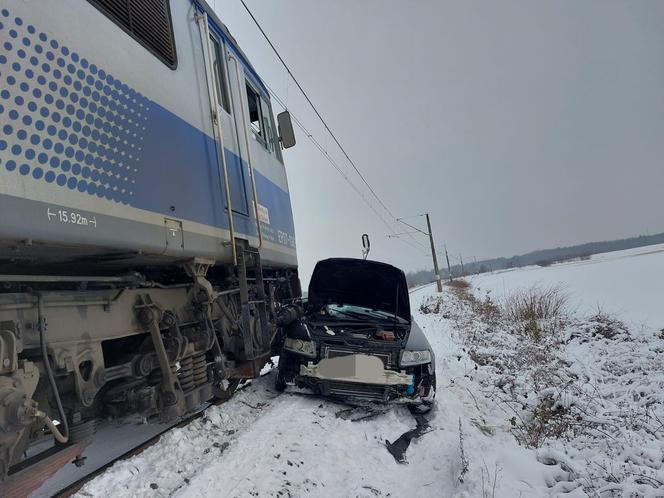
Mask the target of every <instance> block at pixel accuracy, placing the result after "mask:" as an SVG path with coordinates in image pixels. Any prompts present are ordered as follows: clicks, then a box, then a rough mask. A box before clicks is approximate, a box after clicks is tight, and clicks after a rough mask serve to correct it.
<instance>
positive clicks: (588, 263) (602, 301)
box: [470, 244, 664, 329]
mask: <svg viewBox="0 0 664 498" xmlns="http://www.w3.org/2000/svg"><path fill="white" fill-rule="evenodd" d="M661 275H664V244H659V245H652V246H645V247H639V248H636V249H628V250H625V251H615V252H609V253H604V254H596V255H593V256H591V257H590V259H589V260H585V261H573V262H566V263H560V264H555V265H552V266H548V267H539V266H528V267H524V268H516V269H510V270H501V271H496V272H494V273H493V274H481V275H478V276H475V277H471V278H470V280H471V281H472V282H473V284H474V285H476V286H477V287H479V288H480V289H482V290H483V291H491V293H492V295H493V296H494V297H496V298H498V299H500V298H501V297H502V296H504V295H505V294H508V293H510V292H513V291H514V290H516V289H518V288H527V287H531V286H533V285H545V286H551V285H561V286H563V287H564V288H565V290H566V291H568V293H569V294H570V299H571V301H572V302H574V303H575V305H577V306H578V311H579V312H580V313H583V314H592V313H595V312H596V311H597V308H598V307H600V308H602V309H603V310H604V311H607V312H609V313H611V314H617V315H620V316H621V318H622V319H623V320H624V321H627V322H629V323H630V325H632V326H636V327H640V326H646V327H650V328H657V329H662V328H664V306H663V305H662V296H664V278H661Z"/></svg>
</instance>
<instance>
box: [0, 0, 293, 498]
mask: <svg viewBox="0 0 664 498" xmlns="http://www.w3.org/2000/svg"><path fill="white" fill-rule="evenodd" d="M277 121H278V124H277V122H275V119H274V114H273V112H272V109H271V104H270V97H269V92H268V90H267V88H266V86H265V84H264V83H263V81H262V80H261V78H260V77H259V76H258V74H257V73H256V71H255V70H254V68H253V67H252V65H251V64H250V63H249V61H248V59H247V57H246V55H245V54H244V53H243V52H242V50H241V49H240V48H239V46H238V44H237V43H236V41H235V40H234V38H233V37H232V36H231V35H230V33H229V31H228V30H227V28H226V27H225V26H224V24H223V23H222V22H221V21H220V20H219V19H218V17H217V16H216V15H215V13H214V12H213V10H212V9H211V8H210V6H209V5H208V4H207V3H206V2H204V1H202V0H58V1H57V2H54V1H51V0H0V489H3V490H4V493H3V494H5V495H10V494H17V495H21V494H27V493H29V492H30V491H31V490H33V489H35V488H36V487H38V486H39V485H40V484H41V483H42V482H43V480H44V479H46V478H47V477H48V476H49V475H50V474H52V473H53V472H54V471H55V470H56V469H57V468H58V467H59V466H62V465H64V464H65V463H68V462H71V461H72V460H73V461H77V459H78V461H81V460H82V457H81V455H82V454H83V450H84V448H85V446H86V445H87V444H89V441H90V440H91V438H92V437H93V435H94V431H95V425H96V423H97V422H98V421H99V420H100V419H107V418H120V417H125V416H127V415H132V414H139V415H140V416H142V417H144V418H145V419H146V420H148V421H151V420H163V419H173V418H177V417H179V416H182V415H184V414H186V413H189V412H191V411H193V410H196V409H198V408H199V407H201V406H202V405H204V404H205V403H206V402H208V401H209V400H211V399H214V398H222V399H223V398H226V397H228V396H230V395H231V394H232V392H233V390H234V389H235V388H236V387H237V385H238V384H239V383H241V382H243V380H244V379H248V378H253V377H256V376H257V375H258V374H259V372H260V370H261V368H262V367H263V366H264V365H265V363H266V362H267V361H269V358H270V357H271V355H272V354H274V352H275V351H278V350H279V347H280V341H282V340H283V339H282V333H283V332H282V331H283V328H284V327H285V326H286V325H287V324H289V323H290V322H292V321H294V320H295V319H297V317H298V316H299V315H300V314H301V311H300V306H299V304H298V303H299V297H300V287H299V279H298V274H297V259H296V252H295V231H294V223H293V215H292V210H291V203H290V196H289V189H288V183H287V177H286V171H285V167H284V163H283V156H282V149H283V148H287V147H289V146H292V145H294V137H293V134H292V126H291V125H290V118H289V116H288V114H287V113H282V114H280V115H279V116H278V119H277ZM37 449H39V451H38V450H37Z"/></svg>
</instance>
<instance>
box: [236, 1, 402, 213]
mask: <svg viewBox="0 0 664 498" xmlns="http://www.w3.org/2000/svg"><path fill="white" fill-rule="evenodd" d="M240 2H241V3H242V5H243V6H244V9H245V10H246V11H247V13H248V14H249V16H250V17H251V19H252V20H253V21H254V24H256V27H257V28H258V30H259V31H260V32H261V34H262V35H263V38H265V41H267V43H268V44H269V45H270V48H271V49H272V51H273V52H274V53H275V55H276V56H277V58H278V59H279V61H280V62H281V64H282V65H283V66H284V68H285V69H286V71H287V72H288V74H289V75H290V77H291V78H292V80H293V82H294V83H295V84H296V85H297V87H298V89H299V90H300V92H302V95H303V96H304V98H305V99H306V100H307V102H308V103H309V105H310V106H311V108H312V109H313V111H314V112H315V113H316V116H318V119H320V121H321V123H323V126H324V127H325V129H326V130H327V132H328V133H329V134H330V136H331V137H332V139H333V140H334V142H335V143H336V144H337V146H338V147H339V149H340V150H341V152H342V153H343V154H344V156H345V157H346V159H347V160H348V162H349V163H350V165H351V166H352V167H353V169H354V170H355V172H356V173H357V174H358V176H359V177H360V178H361V179H362V181H363V182H364V184H365V185H366V186H367V188H368V189H369V191H370V192H371V194H372V195H373V196H374V197H375V198H376V200H377V201H378V202H379V203H380V205H381V206H383V209H385V211H387V213H388V214H389V215H390V216H391V217H392V219H394V218H395V216H394V215H393V214H392V212H391V211H390V209H389V208H388V207H387V206H386V205H385V203H384V202H383V201H382V199H381V198H380V197H379V196H378V194H376V192H375V191H374V189H373V188H372V187H371V185H369V182H367V180H366V178H364V175H363V174H362V172H361V171H360V170H359V169H358V167H357V166H356V165H355V162H354V161H353V160H352V159H351V157H350V155H348V153H347V152H346V149H344V147H343V145H341V142H339V139H338V138H337V136H336V135H335V134H334V132H332V130H331V129H330V127H329V126H328V124H327V122H326V121H325V119H324V118H323V116H322V115H321V113H320V112H319V111H318V108H317V107H316V106H315V105H314V103H313V102H312V101H311V99H310V98H309V95H307V92H306V91H305V90H304V88H302V85H300V82H299V81H298V80H297V78H296V77H295V75H294V74H293V71H291V69H290V67H289V66H288V64H286V61H285V60H284V59H283V57H281V54H280V53H279V51H278V50H277V48H276V47H275V46H274V44H273V43H272V40H270V38H269V37H268V36H267V33H265V30H263V27H262V26H261V25H260V23H259V22H258V20H257V19H256V17H255V16H254V14H253V13H252V12H251V10H250V9H249V7H248V6H247V4H246V3H245V1H244V0H240Z"/></svg>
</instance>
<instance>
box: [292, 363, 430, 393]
mask: <svg viewBox="0 0 664 498" xmlns="http://www.w3.org/2000/svg"><path fill="white" fill-rule="evenodd" d="M295 381H296V384H297V385H299V386H300V387H307V388H309V389H312V390H313V391H315V392H318V393H320V394H321V395H323V396H330V397H337V398H344V399H349V398H354V399H359V400H367V401H381V402H395V403H421V402H422V401H423V400H425V399H426V398H427V397H429V396H431V395H432V392H431V391H432V390H431V389H429V392H425V391H426V390H425V389H424V388H417V389H416V386H415V382H416V379H415V377H414V375H413V374H410V373H406V372H405V371H403V370H402V371H395V370H390V369H386V368H385V367H384V362H383V361H381V359H380V358H379V357H377V356H372V355H366V354H351V355H346V356H339V357H334V358H323V359H321V360H320V361H319V362H318V363H314V362H312V361H309V362H307V364H300V367H299V375H297V376H296V378H295Z"/></svg>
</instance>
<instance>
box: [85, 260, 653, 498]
mask: <svg viewBox="0 0 664 498" xmlns="http://www.w3.org/2000/svg"><path fill="white" fill-rule="evenodd" d="M651 249H652V248H651ZM659 249H660V251H661V250H662V248H661V247H660V248H659ZM658 254H659V256H658V258H659V259H658V260H657V259H655V260H653V255H648V254H644V255H641V256H638V257H636V256H627V255H623V256H622V257H616V256H617V254H616V253H613V254H611V255H606V256H604V257H596V258H593V260H592V261H591V262H590V263H588V262H585V263H587V264H580V263H579V264H577V263H571V264H567V265H557V266H555V267H551V268H545V269H524V270H521V271H512V272H504V273H501V274H497V275H486V276H481V277H478V278H477V279H475V280H474V281H473V283H474V284H475V285H477V286H479V287H480V288H481V290H477V289H475V293H476V295H477V296H478V299H479V301H478V302H480V303H481V302H483V301H482V298H483V297H484V295H485V290H486V289H489V288H492V289H494V292H495V294H498V289H499V290H500V292H501V293H503V294H504V293H506V292H507V291H508V290H509V289H510V287H511V286H514V288H517V287H522V286H523V285H527V284H529V283H539V284H540V285H544V284H549V283H555V282H562V283H564V284H566V286H567V287H568V289H569V291H570V292H573V293H574V298H573V299H572V303H573V304H575V300H576V301H579V300H583V301H584V302H586V303H593V305H594V304H595V303H597V302H602V303H603V304H605V307H606V308H609V309H607V310H606V311H619V312H623V313H625V315H624V316H627V315H628V316H629V320H631V321H633V322H634V323H638V324H644V323H650V321H651V320H657V319H658V318H656V317H657V316H661V314H660V315H658V314H657V312H658V311H659V312H661V310H659V309H657V308H656V307H652V308H650V307H647V306H646V307H644V308H640V309H641V310H644V309H645V310H646V311H647V312H648V313H650V311H652V315H650V314H648V317H647V319H646V318H644V317H641V318H639V316H637V315H638V313H637V314H636V315H632V314H631V312H632V309H631V308H630V307H629V306H628V305H627V304H626V303H631V302H633V301H639V300H638V299H636V298H634V296H633V294H634V293H642V292H645V291H644V290H643V289H644V288H647V289H651V288H652V286H653V285H654V284H651V283H644V282H643V281H642V280H645V278H642V280H638V279H636V278H635V277H633V276H632V274H631V273H630V272H629V271H627V270H616V267H623V266H625V265H630V264H631V263H630V262H629V259H630V257H633V259H634V260H635V261H636V260H639V259H643V260H645V262H642V263H640V264H637V267H646V268H650V269H652V268H654V267H655V266H656V265H657V264H659V265H664V263H663V261H664V253H658ZM591 265H594V267H597V268H600V267H603V268H604V270H601V271H600V270H588V268H589V267H591ZM575 271H580V272H585V273H584V274H585V276H583V277H577V276H572V275H575V273H574V272H575ZM611 271H613V272H618V271H621V272H623V274H624V278H622V279H617V281H615V282H614V283H615V285H613V284H612V285H611V288H612V290H611V292H605V293H604V294H600V295H594V294H591V293H590V290H592V289H599V290H602V289H605V288H606V285H608V284H607V283H606V282H607V281H606V278H608V277H605V275H604V272H611ZM546 272H548V273H546ZM536 273H539V276H537V275H536V276H535V277H532V278H531V275H535V274H536ZM593 274H596V275H600V278H602V279H603V283H601V284H596V286H595V287H593V285H594V284H590V283H589V282H588V280H589V279H591V278H592V275H593ZM542 275H555V278H552V279H546V278H544V277H543V276H542ZM627 275H629V276H630V277H631V278H632V279H633V280H632V282H633V283H634V284H635V286H634V287H632V288H630V287H629V285H626V282H628V281H629V279H628V278H626V276H627ZM648 275H649V276H650V277H652V278H656V273H655V272H654V271H652V270H650V271H649V272H648ZM618 283H619V284H620V285H618ZM637 284H638V285H637ZM491 286H492V287H491ZM618 289H620V291H619V290H618ZM618 292H623V293H624V294H626V295H629V296H628V297H629V301H622V302H623V306H622V307H617V308H613V306H612V305H611V303H613V302H614V301H611V300H610V299H609V298H610V297H612V298H615V300H616V301H615V302H618V303H620V302H621V300H620V299H619V297H617V293H618ZM661 295H662V293H661V292H660V293H659V296H661ZM581 298H582V299H581ZM646 301H648V302H652V301H650V297H649V296H644V297H643V300H640V301H639V302H640V303H643V302H646ZM576 304H578V303H576ZM411 307H412V311H413V315H414V317H415V320H417V322H418V323H419V324H420V326H421V327H422V328H423V330H424V331H425V333H426V334H427V336H428V338H429V340H430V342H431V345H432V347H433V348H434V350H435V351H436V358H437V363H436V370H437V377H438V395H437V399H436V406H435V409H434V410H433V411H432V412H431V413H430V414H429V415H427V418H428V423H429V426H430V427H429V432H427V433H425V434H423V435H421V436H420V437H419V438H417V439H413V441H412V442H411V444H410V447H409V448H408V450H407V452H406V459H407V463H397V462H396V461H395V459H394V458H393V456H392V455H391V454H390V453H389V452H388V451H387V447H386V441H390V442H394V441H395V440H396V439H397V438H399V436H401V435H402V434H403V433H405V432H407V431H409V430H411V429H413V428H415V427H416V421H415V419H414V418H413V416H412V415H411V414H410V413H409V412H408V410H406V409H405V408H403V407H392V408H390V409H388V410H386V411H384V412H378V413H377V414H375V415H374V416H372V417H369V418H362V415H363V412H361V411H357V412H355V411H354V410H350V411H349V407H348V406H345V405H340V404H337V403H333V402H331V401H328V400H324V399H320V398H317V397H314V396H310V395H305V394H303V393H297V392H290V393H288V392H287V393H285V394H282V395H278V394H277V393H276V392H275V391H274V390H273V389H272V385H273V382H274V378H273V377H274V375H273V373H270V374H268V375H266V376H264V377H262V378H260V379H258V380H256V381H254V383H253V384H252V385H251V386H249V387H247V388H245V389H244V390H243V391H241V392H239V393H237V394H236V396H235V397H234V398H233V399H232V400H231V401H229V402H227V403H225V404H224V405H221V406H216V407H212V408H210V409H209V410H208V411H207V412H206V415H205V416H204V417H202V418H200V419H198V420H196V421H194V422H193V423H191V424H190V425H188V426H187V427H184V428H178V429H175V430H173V431H171V432H169V433H168V434H167V435H165V436H163V437H162V439H161V440H160V442H159V443H157V444H155V445H154V446H152V447H150V448H148V449H147V450H146V451H144V452H143V453H141V454H139V455H136V456H134V457H132V458H130V459H128V460H124V461H121V462H118V463H116V464H115V465H114V466H113V467H112V468H110V469H109V470H108V471H106V472H105V473H104V474H102V475H101V476H99V477H97V478H96V479H94V480H93V481H91V482H90V483H88V484H87V485H86V486H85V487H84V488H83V489H82V490H81V491H80V492H79V494H78V496H114V497H123V496H179V497H203V496H205V497H208V496H220V497H235V496H237V497H244V496H292V497H298V496H321V497H328V496H329V497H335V498H336V497H346V496H353V497H356V496H358V497H374V496H392V497H402V496H418V497H429V496H431V497H456V496H459V497H493V496H496V497H509V498H511V497H520V496H523V497H531V496H532V497H539V496H542V497H544V496H558V495H559V494H560V495H562V496H570V497H581V496H600V497H608V496H652V497H654V496H664V490H662V489H659V488H660V487H661V486H664V484H662V482H664V475H662V474H663V473H664V463H663V461H664V443H663V441H662V439H663V438H664V423H663V422H664V413H663V412H662V406H663V405H664V401H663V399H662V394H661V393H662V392H664V360H663V359H662V358H661V357H662V356H663V355H664V339H662V338H661V337H659V336H655V335H654V334H653V329H652V328H650V327H647V326H641V325H639V327H637V328H638V330H637V328H635V329H634V330H632V328H629V329H628V330H623V329H621V328H620V327H618V326H616V327H617V329H616V330H617V331H618V333H617V334H616V335H614V336H612V337H611V338H606V337H605V336H603V335H602V334H596V333H595V332H597V330H598V329H597V328H593V327H595V325H594V323H595V322H592V321H591V320H589V319H588V317H587V316H586V315H587V313H586V312H584V311H582V307H581V306H580V307H579V311H578V312H577V314H576V315H575V316H574V317H572V318H570V319H569V320H567V321H566V322H565V323H564V324H562V325H561V329H560V331H558V332H556V334H555V335H552V336H551V337H548V338H546V339H544V340H541V342H533V341H529V340H528V339H526V338H524V337H522V336H519V335H518V334H517V333H516V332H515V330H516V329H515V328H514V327H512V326H511V325H510V324H509V323H507V322H505V321H504V320H503V319H502V318H500V317H498V318H496V317H491V316H484V315H482V314H481V313H478V311H477V306H476V305H474V304H473V303H471V302H469V301H468V300H467V299H464V298H462V297H460V295H459V294H458V293H456V292H454V291H453V290H452V289H450V288H449V287H446V289H445V291H444V292H443V294H442V295H440V294H437V293H435V287H433V286H429V287H424V288H420V289H417V290H415V291H413V292H412V294H411ZM587 310H589V311H590V313H593V312H594V311H595V310H594V309H592V306H589V307H588V308H587ZM602 330H604V329H602ZM521 353H523V354H524V355H532V357H530V356H525V358H526V364H523V363H521V364H520V365H519V368H516V367H515V365H517V364H519V363H518V362H519V361H520V360H523V358H521V357H520V356H519V355H520V354H521ZM531 358H533V359H534V360H536V361H532V362H531V361H530V359H531ZM540 376H543V377H540ZM556 396H557V397H556ZM550 398H551V399H554V404H553V405H551V406H549V408H551V410H550V411H549V412H547V414H548V415H547V417H549V419H547V420H554V421H555V422H559V423H560V424H562V423H563V422H564V423H569V424H570V425H569V426H567V425H565V426H563V425H560V426H556V427H555V429H556V431H557V432H558V433H560V434H559V435H560V438H555V437H548V438H547V436H546V435H547V434H549V433H547V432H546V431H543V432H542V431H539V432H537V434H536V435H537V437H539V438H540V439H538V441H537V444H533V445H531V446H530V447H528V445H526V444H520V443H519V441H518V438H520V439H521V442H522V443H523V439H524V435H526V436H528V435H529V434H528V433H527V432H526V428H529V430H530V429H532V426H533V423H539V422H540V419H539V418H538V417H541V418H542V419H544V416H543V414H542V412H541V411H536V410H539V408H540V407H541V406H542V405H543V402H545V401H546V400H548V399H550ZM547 406H548V405H547ZM534 410H535V411H534ZM354 413H356V414H357V417H353V414H354ZM534 414H535V416H534ZM348 415H350V418H357V420H354V421H353V420H349V417H348ZM570 421H571V422H570ZM528 424H530V425H528ZM543 424H544V422H543ZM535 425H536V424H535ZM547 427H548V426H547ZM556 431H553V432H556ZM542 434H544V436H542ZM630 493H634V494H633V495H632V494H630Z"/></svg>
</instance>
